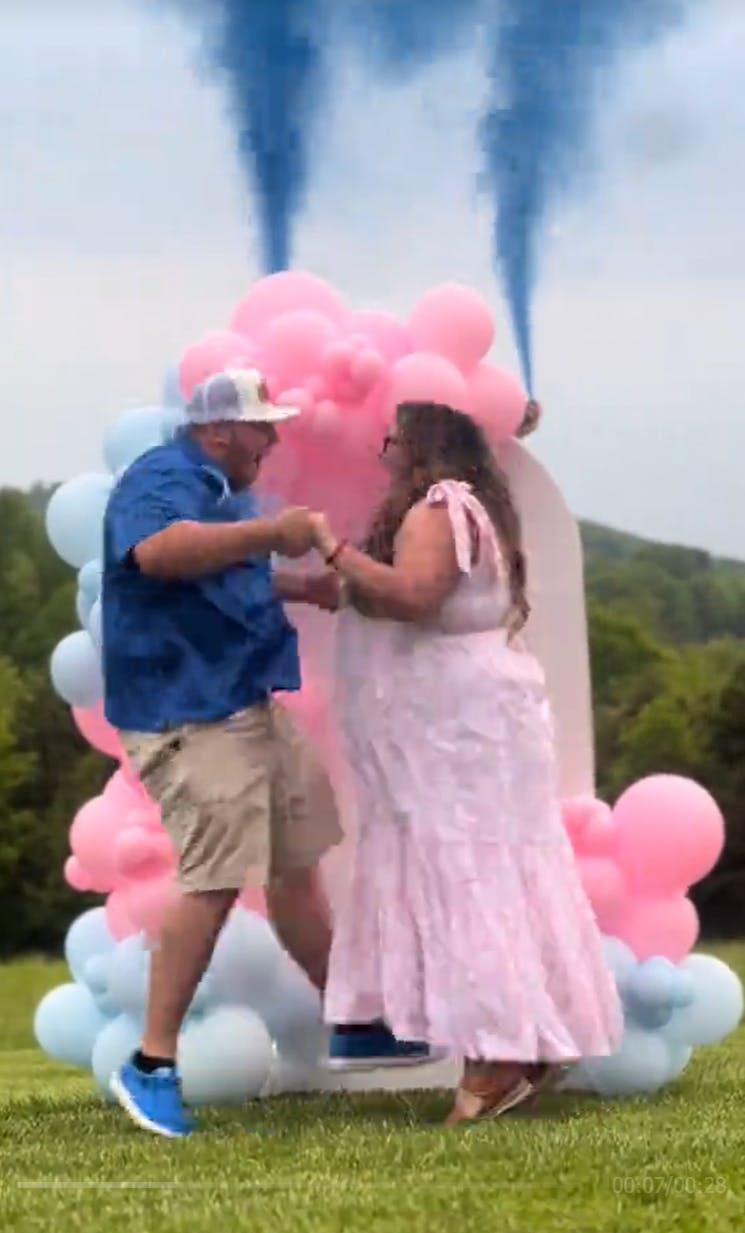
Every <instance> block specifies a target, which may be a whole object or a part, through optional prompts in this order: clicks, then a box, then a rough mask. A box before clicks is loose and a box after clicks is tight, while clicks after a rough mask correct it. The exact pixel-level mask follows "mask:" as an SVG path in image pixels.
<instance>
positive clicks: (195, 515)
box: [106, 470, 201, 563]
mask: <svg viewBox="0 0 745 1233" xmlns="http://www.w3.org/2000/svg"><path fill="white" fill-rule="evenodd" d="M200 508H201V493H200V491H199V486H198V485H197V484H195V483H194V480H193V479H192V478H191V477H186V476H184V475H179V474H177V473H172V474H169V473H168V472H166V471H160V472H153V471H144V472H139V473H138V472H137V471H136V470H131V471H128V472H127V473H126V474H125V475H124V476H123V477H122V479H121V480H120V481H119V484H118V485H117V487H116V489H115V490H114V493H113V495H112V497H111V500H110V502H109V507H108V510H107V512H106V541H107V548H108V551H109V552H110V553H111V555H112V557H113V558H114V560H115V561H117V562H119V563H121V562H123V561H126V559H127V557H128V556H129V554H130V553H131V552H132V551H133V550H134V549H135V548H136V547H137V546H138V544H141V543H143V542H144V541H145V540H146V539H150V537H151V536H152V535H157V534H158V532H159V531H164V530H165V529H166V527H170V526H173V524H174V523H177V522H190V521H195V522H196V521H198V520H199V517H200Z"/></svg>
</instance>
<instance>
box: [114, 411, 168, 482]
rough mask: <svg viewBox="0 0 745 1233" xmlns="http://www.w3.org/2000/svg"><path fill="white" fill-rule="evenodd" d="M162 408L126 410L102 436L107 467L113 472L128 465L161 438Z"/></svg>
mask: <svg viewBox="0 0 745 1233" xmlns="http://www.w3.org/2000/svg"><path fill="white" fill-rule="evenodd" d="M163 420H164V410H163V407H138V408H137V409H136V410H132V411H125V412H124V413H123V414H122V415H120V416H119V419H118V420H117V421H116V423H115V424H112V426H111V427H110V428H109V429H107V431H106V433H105V435H104V444H103V456H104V461H105V462H106V466H107V467H108V468H109V470H110V471H112V472H113V473H116V472H118V471H121V470H122V469H123V468H126V467H130V466H131V465H132V463H133V462H134V461H135V459H136V458H139V457H140V455H141V454H144V453H145V452H146V451H147V450H151V449H153V448H154V447H155V446H156V445H161V444H162V441H163Z"/></svg>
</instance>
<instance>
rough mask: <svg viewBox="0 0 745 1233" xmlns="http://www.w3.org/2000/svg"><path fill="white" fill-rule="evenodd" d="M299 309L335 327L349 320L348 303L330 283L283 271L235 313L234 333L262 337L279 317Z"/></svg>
mask: <svg viewBox="0 0 745 1233" xmlns="http://www.w3.org/2000/svg"><path fill="white" fill-rule="evenodd" d="M297 309H309V310H310V311H311V312H314V313H321V315H322V316H324V317H326V318H328V320H329V321H331V322H332V323H333V324H334V325H337V326H342V325H344V323H345V321H346V319H347V316H348V314H347V310H346V308H345V306H344V302H343V301H342V299H341V298H340V296H338V295H337V293H336V292H335V291H334V289H333V287H330V286H329V285H328V283H325V282H323V280H322V279H320V278H315V277H314V275H312V274H305V273H303V272H302V271H301V270H282V271H281V272H280V273H279V274H270V275H269V276H268V277H267V278H262V279H260V281H259V282H257V283H254V285H253V287H252V288H251V290H250V291H249V292H248V294H247V295H246V296H245V297H244V299H243V300H241V302H240V304H239V305H238V307H237V308H236V310H235V312H234V313H233V317H232V320H231V323H230V326H231V329H233V330H237V331H238V333H239V334H247V335H248V336H249V337H257V338H259V337H261V336H262V335H263V334H264V332H265V330H266V328H267V326H268V325H269V323H270V322H271V321H273V320H274V319H275V317H281V316H282V315H283V314H284V313H288V312H294V311H296V310H297Z"/></svg>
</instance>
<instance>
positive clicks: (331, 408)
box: [313, 398, 341, 436]
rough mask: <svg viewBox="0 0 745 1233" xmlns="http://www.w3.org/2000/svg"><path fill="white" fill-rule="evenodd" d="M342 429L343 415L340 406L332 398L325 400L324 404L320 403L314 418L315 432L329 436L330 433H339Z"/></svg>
mask: <svg viewBox="0 0 745 1233" xmlns="http://www.w3.org/2000/svg"><path fill="white" fill-rule="evenodd" d="M340 427H341V415H340V412H339V406H338V404H337V403H335V402H334V401H333V399H331V398H324V399H323V401H322V402H319V404H318V406H317V407H316V410H315V415H314V416H313V428H314V430H315V431H316V432H320V433H323V434H324V436H328V435H329V434H330V433H337V432H338V431H339V429H340Z"/></svg>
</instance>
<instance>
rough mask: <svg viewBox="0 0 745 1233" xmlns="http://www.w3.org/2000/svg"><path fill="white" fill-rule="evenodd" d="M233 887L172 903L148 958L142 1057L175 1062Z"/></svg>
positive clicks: (183, 896)
mask: <svg viewBox="0 0 745 1233" xmlns="http://www.w3.org/2000/svg"><path fill="white" fill-rule="evenodd" d="M235 894H236V893H235V891H234V890H226V891H201V892H196V893H193V894H182V895H181V896H180V897H179V899H178V900H177V901H176V902H175V903H174V904H173V906H172V907H170V908H169V909H168V910H167V912H166V914H165V916H164V918H163V924H162V927H161V932H160V937H159V939H158V941H157V943H156V944H155V946H154V948H153V951H152V953H151V956H150V987H149V991H148V1002H147V1014H146V1018H145V1032H144V1035H143V1038H142V1048H141V1052H140V1061H141V1062H142V1061H143V1060H144V1061H145V1064H147V1062H148V1060H149V1059H152V1060H155V1061H158V1062H161V1063H163V1062H165V1061H171V1062H174V1061H175V1059H176V1047H177V1044H178V1034H179V1031H180V1030H181V1024H182V1022H183V1020H184V1017H185V1016H186V1012H187V1010H188V1009H189V1004H190V1002H191V1000H192V998H193V996H194V992H195V990H196V987H197V985H198V984H199V982H200V980H201V979H202V976H203V975H204V973H205V971H206V969H207V966H208V964H209V961H210V959H211V957H212V952H213V951H214V949H215V944H216V942H217V938H218V934H219V933H220V930H221V928H222V926H223V924H224V923H225V919H226V917H227V915H228V913H229V911H230V909H231V907H232V905H233V903H234V902H235Z"/></svg>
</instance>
